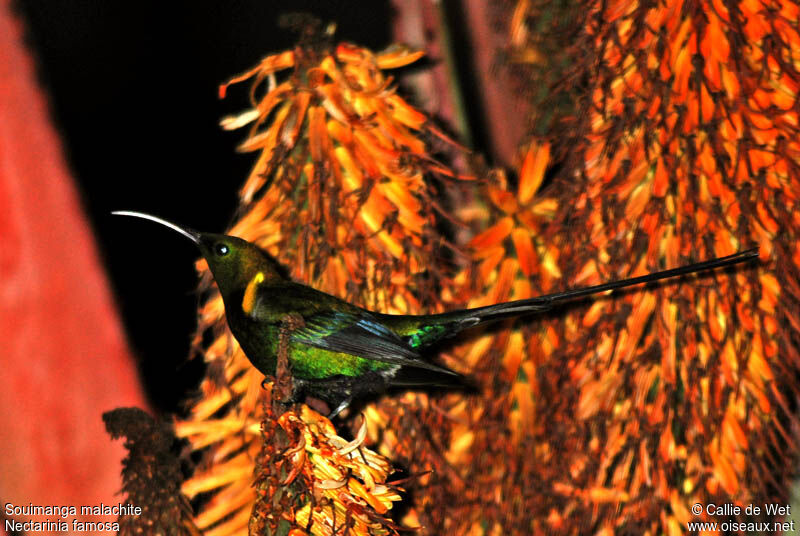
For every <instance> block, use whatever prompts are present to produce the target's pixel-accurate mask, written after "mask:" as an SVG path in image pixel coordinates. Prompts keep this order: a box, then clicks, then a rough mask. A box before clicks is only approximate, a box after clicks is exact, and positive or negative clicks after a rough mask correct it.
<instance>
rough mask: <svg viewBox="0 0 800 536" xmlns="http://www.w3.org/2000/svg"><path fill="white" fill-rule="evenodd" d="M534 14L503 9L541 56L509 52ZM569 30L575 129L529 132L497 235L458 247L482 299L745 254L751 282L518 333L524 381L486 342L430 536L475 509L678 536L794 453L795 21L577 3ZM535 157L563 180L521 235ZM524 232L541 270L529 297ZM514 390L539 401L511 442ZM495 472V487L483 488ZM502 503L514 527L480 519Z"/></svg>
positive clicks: (600, 309)
mask: <svg viewBox="0 0 800 536" xmlns="http://www.w3.org/2000/svg"><path fill="white" fill-rule="evenodd" d="M521 9H525V10H527V11H526V15H525V16H523V15H519V13H518V11H519V10H521ZM545 9H546V8H545V7H544V6H543V5H539V4H538V3H536V2H534V1H531V0H528V1H525V2H519V3H518V8H517V10H516V11H515V14H514V18H513V21H512V22H513V25H512V27H511V28H510V30H509V31H510V38H509V39H510V40H511V42H512V43H513V44H515V45H516V46H518V47H531V48H533V49H538V48H539V47H541V42H540V41H539V40H535V41H534V40H533V38H532V37H530V38H527V39H524V37H525V36H528V35H530V34H532V33H533V32H531V31H530V28H533V27H536V26H535V25H536V24H539V23H540V21H541V20H545V19H543V18H541V19H540V17H544V16H545V15H544V14H543V13H544V12H545V11H544V10H545ZM581 13H582V16H581V17H578V18H577V19H576V21H575V23H574V24H575V26H574V32H575V33H574V34H573V37H574V39H573V43H574V45H573V46H572V47H570V48H569V49H567V52H568V53H571V54H572V61H571V64H572V65H573V67H572V69H571V71H570V72H569V73H567V74H565V75H564V80H567V81H569V80H585V81H588V84H589V87H588V88H587V92H586V95H587V98H586V99H585V100H584V101H578V102H576V104H575V105H574V106H575V108H576V109H577V110H578V111H577V112H575V113H574V115H572V114H570V113H569V112H568V111H567V112H566V119H563V120H562V121H561V124H567V125H571V128H572V129H573V131H565V130H563V129H560V127H556V128H553V129H552V130H551V131H550V132H547V133H546V134H544V135H542V134H541V130H540V129H538V126H537V127H533V133H532V134H533V141H531V142H528V143H529V145H528V147H529V148H530V149H529V150H528V151H527V152H526V157H525V159H524V160H523V163H522V169H521V170H520V185H519V189H518V191H517V195H516V196H515V195H513V194H511V193H510V189H509V188H505V187H502V185H501V187H500V188H499V190H500V191H495V192H490V193H489V197H490V198H491V199H492V200H493V202H494V205H495V206H496V207H497V209H498V214H497V216H496V218H497V219H496V220H495V221H494V223H493V225H490V228H489V230H488V231H486V232H485V233H484V234H482V235H480V236H478V237H477V238H476V239H475V240H474V241H473V243H472V245H473V246H475V245H476V244H477V245H478V246H485V247H486V249H483V250H476V251H475V257H476V258H477V259H481V261H482V262H481V265H480V267H481V272H480V274H481V277H482V281H484V282H485V284H486V287H485V289H484V292H485V294H486V296H491V297H492V298H495V297H498V296H499V295H505V293H506V290H505V289H506V288H508V287H509V285H511V286H512V287H515V288H516V287H518V286H519V284H520V283H522V282H528V281H530V282H531V286H533V287H534V288H535V289H537V290H539V291H542V292H544V291H547V290H548V287H549V286H551V285H552V284H553V281H552V280H548V279H549V278H546V277H545V274H548V272H549V271H550V273H551V274H552V276H553V277H558V276H559V275H560V274H563V277H564V281H565V282H564V283H559V288H564V287H567V286H569V284H578V283H580V284H591V283H597V282H600V281H602V280H609V279H612V278H616V277H625V276H629V275H635V274H638V273H642V272H644V271H648V270H656V269H662V268H668V267H673V266H676V265H678V264H680V263H682V262H686V260H690V259H700V258H706V257H711V256H719V255H726V254H729V253H731V252H733V251H734V250H736V249H740V248H743V247H746V246H748V245H750V244H752V243H756V244H758V245H759V246H760V248H761V252H762V263H761V265H760V266H759V267H748V268H747V269H740V270H736V271H735V272H732V273H724V272H723V273H714V274H709V275H706V276H703V277H699V278H694V279H693V280H692V282H691V284H687V285H681V286H679V287H677V286H676V283H670V284H669V286H668V287H667V286H663V287H662V288H660V289H653V290H650V291H648V292H647V293H641V292H637V293H630V294H628V295H626V296H620V297H618V298H616V299H613V300H601V301H597V302H595V303H594V304H593V305H592V306H591V307H589V308H585V309H584V308H579V307H577V308H576V309H575V310H574V311H572V312H571V313H570V314H567V316H565V317H564V318H561V319H559V321H558V322H553V321H552V320H549V319H543V320H542V321H541V322H539V323H537V324H534V325H533V326H526V327H525V328H523V331H522V333H524V334H525V337H524V338H525V340H531V341H537V342H534V343H532V344H530V345H529V347H528V348H527V360H525V359H523V360H522V364H523V365H525V364H528V360H530V361H532V362H534V363H537V364H538V368H537V369H536V370H535V373H533V374H532V373H528V372H526V371H525V367H524V366H517V365H516V363H519V362H520V358H519V355H518V352H519V347H518V343H517V344H514V345H511V344H510V343H509V341H510V340H513V337H508V336H506V335H504V334H498V335H496V336H495V337H493V338H492V339H490V340H488V341H487V342H486V344H487V345H488V346H489V347H490V348H491V351H489V352H488V354H487V355H486V356H485V357H484V360H488V361H489V362H488V363H485V364H481V367H480V368H479V369H478V370H477V371H476V375H477V376H478V378H479V382H480V385H482V386H491V387H486V390H485V392H483V393H482V396H481V400H484V399H485V400H490V401H491V405H490V406H480V407H479V408H476V409H474V411H473V413H472V415H471V416H470V418H472V419H476V420H477V419H480V423H481V424H480V426H479V427H478V429H477V432H476V433H475V435H474V437H472V438H471V443H470V448H468V449H466V450H463V451H461V452H460V457H459V459H457V460H455V459H454V460H452V464H453V470H454V471H455V472H457V474H458V475H459V477H460V478H461V479H463V480H464V481H469V482H473V483H476V482H477V483H480V484H475V485H476V487H477V488H479V490H478V491H476V493H475V495H474V496H468V497H464V496H463V494H459V493H460V492H456V488H455V486H452V488H451V489H450V491H449V492H446V493H444V494H443V495H441V496H440V497H439V499H440V500H442V501H443V502H444V503H447V504H449V505H451V506H450V508H449V511H448V514H447V516H446V517H445V516H437V514H436V513H435V512H434V511H433V510H429V511H428V514H429V516H430V517H429V519H433V520H436V521H437V522H438V523H439V524H435V523H434V524H433V525H432V526H433V527H435V528H436V529H439V530H443V529H444V527H447V530H448V531H454V532H456V533H467V532H468V531H469V530H471V529H472V528H474V527H475V523H476V522H475V517H473V516H475V513H474V512H475V511H476V509H477V510H480V514H479V518H480V525H481V526H483V527H493V526H495V525H496V524H497V525H499V526H500V527H502V530H503V531H504V532H510V533H525V532H536V531H537V530H542V531H544V530H545V528H547V529H556V528H557V530H558V531H559V532H563V533H584V532H590V531H591V532H598V531H599V532H605V533H612V532H618V533H621V534H628V533H633V532H635V533H646V532H651V533H660V532H664V533H669V534H674V533H683V532H684V531H685V530H686V524H685V523H686V522H688V521H692V520H703V516H701V517H699V518H696V517H693V515H692V514H691V512H690V510H689V508H688V507H689V506H691V505H692V504H693V503H695V502H699V503H701V504H707V503H709V502H715V503H717V504H722V503H726V502H732V503H737V504H747V503H750V502H754V501H762V502H785V500H786V497H787V493H788V492H787V490H788V488H789V478H790V474H789V473H787V472H786V471H785V470H784V468H785V467H787V466H793V463H794V462H793V459H794V457H795V456H796V455H797V452H796V450H795V449H794V447H793V446H792V444H793V443H792V440H791V439H790V436H789V434H788V433H787V432H786V431H785V424H784V423H786V422H789V423H796V420H795V419H796V415H795V414H794V412H793V410H790V407H791V406H790V404H789V402H788V400H789V399H793V398H794V397H795V396H796V393H797V389H796V387H795V386H793V385H792V384H791V383H787V382H791V380H790V378H793V377H794V376H795V375H796V373H797V369H798V366H800V361H798V360H797V357H798V356H799V355H800V353H798V345H797V341H798V340H800V339H798V336H800V323H798V322H797V321H796V314H795V313H794V311H796V310H798V309H800V291H799V290H798V289H800V284H798V281H800V262H798V259H800V255H798V250H800V246H798V243H800V236H798V235H799V234H800V231H798V230H799V229H800V227H798V226H797V225H796V223H797V221H798V219H797V217H796V216H795V214H797V213H800V200H799V199H798V195H797V192H798V191H800V175H798V170H800V167H798V165H797V164H798V157H800V151H798V149H800V147H798V145H797V143H798V142H797V140H798V131H797V129H798V120H797V112H796V110H795V107H794V106H793V104H794V103H796V102H797V87H798V86H797V81H798V80H799V79H800V72H798V71H797V67H796V64H795V63H791V62H789V61H787V58H790V57H792V50H794V49H795V48H796V47H797V46H798V45H800V33H799V32H798V31H797V26H796V21H797V15H798V6H797V4H796V3H795V2H791V1H784V2H778V3H775V4H769V3H767V2H761V1H759V0H754V1H753V2H734V3H732V4H731V3H720V2H708V3H702V2H701V3H699V4H692V5H691V6H689V5H688V4H683V3H681V2H666V3H662V4H658V5H650V4H640V3H636V2H634V3H630V2H628V3H625V2H617V3H614V4H608V3H605V4H604V3H599V2H594V1H587V2H584V3H582V4H581ZM521 21H525V22H521ZM643 21H646V23H643ZM526 23H527V24H530V25H531V26H530V27H529V28H528V30H527V31H522V30H521V29H520V26H521V25H522V24H526ZM778 29H780V30H778ZM521 43H522V44H521ZM512 57H517V58H519V57H525V53H524V52H521V51H520V52H518V53H517V54H514V55H513V56H512ZM554 124H558V122H554ZM542 147H549V157H550V159H551V160H554V161H556V162H559V163H560V166H561V167H560V170H559V174H558V176H556V177H555V180H554V182H553V184H552V185H550V186H549V187H547V188H546V189H545V190H544V191H543V192H541V193H540V194H539V195H541V196H546V198H547V199H549V200H552V203H553V204H554V205H555V206H556V207H558V209H557V210H556V211H555V214H554V216H552V217H544V218H542V215H540V216H539V218H538V219H532V218H531V216H530V213H531V208H530V207H529V206H525V203H526V202H527V198H528V196H530V195H531V192H530V190H531V189H532V187H533V186H534V185H535V186H537V187H538V184H537V183H536V181H535V180H534V179H536V180H538V170H537V173H536V174H534V173H532V170H533V169H534V161H535V158H536V156H537V155H538V154H539V151H541V150H542V149H541V148H542ZM530 199H531V201H530V204H535V203H536V196H535V195H534V196H533V197H531V198H530ZM534 229H535V230H536V234H531V235H530V236H531V240H532V242H531V243H533V244H534V248H533V250H534V251H535V252H536V253H537V255H536V257H538V261H539V268H538V269H537V271H536V273H535V275H534V276H533V277H530V278H529V274H530V272H529V270H530V260H529V259H530V253H529V251H530V250H529V249H528V248H527V246H526V244H527V242H526V240H525V233H527V232H532V231H533V230H534ZM508 237H511V239H510V240H508V239H507V238H508ZM556 248H557V249H556ZM536 257H534V258H536ZM510 259H511V261H512V262H511V264H510V263H509V260H510ZM559 259H563V261H562V262H559ZM776 266H780V269H779V270H775V267H776ZM509 267H511V268H512V272H511V274H509V272H508V269H509ZM526 267H527V268H528V269H527V270H526ZM556 267H558V268H560V269H557V268H556ZM556 270H558V271H556ZM557 274H558V275H557ZM537 276H538V277H537ZM509 278H510V279H509ZM510 281H515V282H516V283H515V284H512V283H511V282H510ZM528 291H530V290H528ZM526 292H527V291H526ZM476 301H477V300H476ZM487 301H488V300H487ZM464 359H465V360H467V359H473V357H472V352H469V353H466V354H465V357H464ZM498 363H506V364H507V365H508V366H510V367H512V368H513V369H516V370H517V371H518V372H517V382H516V383H515V384H514V386H513V389H510V388H509V387H508V386H507V385H503V384H497V383H496V382H493V381H492V379H491V371H492V370H493V369H494V368H495V365H496V364H498ZM484 366H485V368H483V367H484ZM501 368H502V367H501ZM482 371H486V373H485V374H486V375H483V373H482ZM781 376H782V377H781ZM525 392H529V393H531V394H532V396H533V397H534V398H533V399H534V400H536V401H542V402H544V403H537V404H536V405H535V406H533V408H532V411H534V412H535V415H533V416H529V417H528V419H527V420H526V421H525V422H524V428H522V429H518V428H519V427H522V426H523V421H522V419H521V418H520V415H519V412H518V408H520V407H523V404H527V403H526V402H525V400H526V396H525V395H524V393H525ZM521 393H523V394H522V395H521ZM525 407H530V406H529V405H528V406H525ZM776 411H777V412H778V413H779V417H776V416H775V413H776ZM473 422H475V421H473ZM793 426H794V425H793ZM499 430H502V431H505V430H509V431H510V437H511V438H512V440H513V441H514V442H515V443H514V445H513V446H512V445H509V444H506V443H505V442H504V441H501V440H498V439H497V437H498V431H499ZM766 453H769V454H766ZM501 460H502V461H501ZM497 467H503V474H504V475H505V476H504V478H500V477H497V478H488V477H485V476H484V475H488V474H492V471H493V470H496V469H495V468H497ZM509 475H513V476H509ZM763 475H769V476H768V477H767V478H762V476H763ZM768 481H769V482H770V483H768ZM520 482H525V483H527V485H526V486H525V487H523V486H521V485H520ZM511 496H513V497H515V504H518V505H519V507H518V508H515V507H510V506H509V504H508V503H506V502H503V503H502V504H503V507H502V508H500V507H495V504H499V501H497V500H496V499H495V498H497V497H511ZM496 501H497V502H496ZM553 512H558V515H557V516H556V515H553ZM419 517H420V518H424V516H422V515H420V516H419ZM454 520H455V521H454ZM531 520H542V521H544V520H547V521H546V523H547V524H543V525H538V524H537V522H536V521H531ZM714 520H715V521H721V519H720V518H715V519H714ZM748 521H752V518H748ZM587 523H588V524H587ZM531 527H534V528H533V530H531ZM434 531H435V530H434ZM485 532H487V531H483V533H485Z"/></svg>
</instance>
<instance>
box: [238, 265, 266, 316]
mask: <svg viewBox="0 0 800 536" xmlns="http://www.w3.org/2000/svg"><path fill="white" fill-rule="evenodd" d="M263 281H264V272H258V273H257V274H256V275H255V276H254V277H253V279H251V280H250V282H249V283H248V284H247V288H245V289H244V298H242V310H243V311H244V312H245V314H248V315H249V314H250V313H251V312H252V311H253V307H254V306H255V304H256V289H257V288H258V285H259V283H261V282H263Z"/></svg>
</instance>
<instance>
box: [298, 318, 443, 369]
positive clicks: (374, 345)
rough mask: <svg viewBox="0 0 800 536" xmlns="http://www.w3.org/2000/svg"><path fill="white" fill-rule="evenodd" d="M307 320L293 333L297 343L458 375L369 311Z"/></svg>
mask: <svg viewBox="0 0 800 536" xmlns="http://www.w3.org/2000/svg"><path fill="white" fill-rule="evenodd" d="M304 320H305V326H304V327H302V328H300V329H297V330H295V331H293V332H292V335H291V338H292V340H293V341H296V342H301V343H303V344H307V345H309V346H314V347H317V348H323V349H325V350H330V351H332V352H342V353H346V354H351V355H355V356H358V357H362V358H364V359H373V360H375V361H382V362H384V363H392V364H396V365H402V366H408V367H415V368H423V369H428V370H435V371H437V372H442V373H446V374H451V375H455V373H454V372H452V371H450V370H447V369H446V368H442V367H437V366H436V365H433V364H431V363H428V362H426V361H423V360H422V359H421V356H420V354H418V353H417V352H415V351H414V350H413V349H412V348H411V347H409V346H408V344H406V342H405V341H404V340H403V339H402V338H400V337H399V336H398V335H397V334H396V333H395V332H393V331H392V330H390V329H389V328H387V327H386V326H384V325H383V324H381V323H380V322H378V321H377V320H376V319H375V318H373V317H372V315H370V314H369V313H367V312H366V311H358V312H350V311H348V312H344V311H325V312H318V313H315V314H313V315H310V316H307V317H305V319H304Z"/></svg>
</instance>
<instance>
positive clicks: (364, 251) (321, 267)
mask: <svg viewBox="0 0 800 536" xmlns="http://www.w3.org/2000/svg"><path fill="white" fill-rule="evenodd" d="M312 41H313V42H312ZM420 56H421V53H420V52H417V51H412V50H409V49H406V48H403V47H393V48H390V49H389V50H387V51H385V52H382V53H379V54H374V53H372V52H370V51H368V50H366V49H364V48H360V47H357V46H355V45H351V44H346V43H343V44H338V45H335V46H334V45H331V44H329V43H327V38H324V39H316V38H315V39H313V40H311V41H303V42H301V44H300V45H298V46H297V47H296V48H294V49H293V50H290V51H285V52H282V53H278V54H274V55H270V56H268V57H266V58H264V59H263V60H262V61H261V63H260V64H259V65H258V66H256V67H255V68H254V69H252V70H251V71H249V72H247V73H244V74H243V75H241V76H238V77H236V78H234V79H232V80H231V81H230V82H228V83H226V84H224V85H223V86H222V87H221V94H222V95H223V96H224V94H225V93H226V91H227V90H228V88H229V86H230V85H231V84H233V83H238V82H243V81H247V80H252V86H251V93H250V94H251V98H252V109H250V110H248V111H245V112H243V113H241V114H239V115H237V116H235V117H229V118H225V119H224V120H223V121H222V125H223V127H224V128H227V129H234V128H241V127H245V126H248V125H249V128H250V131H249V133H248V136H247V138H246V140H245V141H244V142H243V143H242V145H241V146H240V150H242V151H248V152H250V151H252V152H256V153H257V161H256V164H255V165H254V167H253V170H252V172H251V174H250V176H249V177H248V179H247V181H246V182H245V184H244V186H243V187H242V189H241V192H240V195H241V211H240V217H239V219H238V221H237V222H236V223H235V224H234V225H233V226H232V227H231V229H230V230H229V233H230V234H233V235H237V236H240V237H242V238H245V239H247V240H250V241H253V242H256V243H258V244H259V245H260V246H262V247H263V248H265V249H266V250H267V251H269V252H270V253H271V254H272V255H273V256H274V257H276V258H277V259H278V260H279V261H280V262H282V263H283V264H284V265H285V266H287V267H290V269H291V275H292V276H293V277H294V278H295V279H296V280H298V281H302V282H305V283H307V284H309V285H312V286H314V287H316V288H318V289H320V290H323V291H327V292H330V293H332V294H337V295H339V296H341V297H343V298H346V299H348V300H350V301H352V302H354V303H358V304H361V305H363V306H368V307H371V308H375V309H381V310H384V311H387V312H392V311H394V312H411V311H422V310H435V309H437V308H441V302H442V296H447V293H448V290H447V289H448V288H450V287H451V284H450V282H449V280H448V279H447V277H446V273H445V270H444V269H442V270H439V269H437V267H441V266H442V262H441V260H440V259H441V258H442V257H443V256H444V255H445V253H444V249H443V248H445V247H447V246H448V244H447V242H446V240H445V238H444V237H443V236H442V235H441V234H440V233H439V231H438V230H437V228H436V223H437V217H436V211H437V210H439V209H438V203H437V202H436V200H435V199H434V191H433V189H432V182H431V181H432V179H433V178H435V177H443V178H459V179H466V178H468V177H465V176H460V175H457V174H456V173H455V172H454V171H452V170H451V169H450V168H448V167H447V166H445V165H444V164H441V163H440V162H438V161H436V160H435V159H434V158H433V157H432V156H431V155H430V144H431V143H437V142H441V143H443V144H449V145H452V142H450V140H449V139H448V138H447V137H446V136H445V135H444V134H442V133H441V132H440V131H439V130H438V129H436V128H435V126H434V125H433V124H432V123H431V122H430V121H429V119H428V118H427V116H425V115H424V114H423V113H422V112H420V111H418V110H416V109H415V108H413V107H412V106H411V105H409V104H408V103H407V102H406V101H405V100H404V99H403V98H402V97H401V96H400V95H398V94H397V92H396V91H395V88H394V86H393V84H392V78H391V77H388V76H386V75H384V70H385V69H391V68H396V67H401V66H403V65H406V64H408V63H410V62H413V61H415V60H416V59H417V58H419V57H420ZM437 140H438V141H437ZM450 250H451V251H455V248H454V247H452V246H450ZM198 267H199V269H200V270H202V271H205V266H204V262H203V261H199V262H198ZM204 273H205V274H206V281H208V280H209V278H208V273H207V271H205V272H204ZM223 315H224V309H223V304H222V300H221V298H220V297H219V295H218V294H217V293H216V291H215V290H212V291H210V295H209V298H208V300H207V301H206V302H205V304H204V305H203V306H202V308H201V311H200V328H199V330H198V335H197V337H198V339H197V344H198V345H202V339H203V335H204V334H206V333H211V334H213V342H211V344H209V345H208V346H207V347H206V348H205V358H206V360H207V361H209V362H211V363H212V364H216V365H214V366H213V367H212V369H213V370H215V371H217V372H216V373H214V374H212V375H211V377H209V378H208V379H206V380H205V381H204V382H203V385H202V390H203V397H202V398H201V399H200V400H198V401H197V402H196V403H195V404H194V405H193V407H192V409H191V415H190V417H189V418H188V419H187V420H185V421H179V422H178V423H177V424H176V431H177V433H178V435H180V436H182V437H186V438H188V439H189V440H190V441H191V443H192V445H193V447H194V448H195V449H198V450H199V449H207V450H208V455H207V458H206V459H207V464H206V466H205V469H202V470H200V471H198V472H197V473H196V474H195V475H194V477H193V478H192V479H191V480H189V481H187V482H186V483H185V484H184V487H183V490H184V492H185V493H186V495H188V496H189V497H195V496H197V495H198V494H200V493H210V494H211V497H212V498H211V499H210V501H208V503H207V504H206V505H205V507H204V508H203V510H202V511H201V512H199V513H198V515H197V517H196V519H195V523H196V524H197V526H198V527H200V528H201V529H203V530H204V533H205V534H206V535H213V536H222V535H227V534H240V533H242V532H243V531H244V530H245V529H246V528H247V527H248V523H250V525H249V526H250V528H251V530H256V529H254V528H253V527H256V528H258V530H261V529H263V528H265V527H271V528H272V529H276V528H277V527H279V526H283V527H285V528H286V529H287V530H288V528H292V530H298V531H301V530H303V531H304V530H310V532H311V533H313V534H320V535H322V534H325V535H327V534H334V533H339V531H340V530H341V529H342V528H343V527H349V529H348V530H349V531H350V532H349V533H351V534H389V533H394V532H395V530H396V528H397V526H396V525H394V524H393V523H391V522H390V518H389V515H390V513H391V512H390V509H391V508H392V505H393V503H394V502H396V501H398V500H400V495H399V493H398V491H399V488H396V487H395V486H393V485H391V484H390V483H389V482H387V477H388V476H389V475H390V474H391V473H392V471H393V468H392V465H391V464H390V462H389V459H388V458H387V457H386V456H387V452H381V453H380V454H378V453H375V452H372V451H370V450H368V449H367V448H366V445H367V444H369V443H374V442H375V434H377V433H378V432H376V427H377V426H379V425H378V420H379V419H381V418H382V417H381V416H380V415H379V414H377V413H376V412H375V411H374V410H367V411H366V412H365V421H362V424H361V425H360V428H359V429H358V431H357V440H356V441H354V442H351V443H349V444H348V443H347V442H346V441H345V440H344V439H342V438H341V437H339V436H338V435H337V433H336V431H335V430H334V429H333V427H332V425H331V424H330V422H329V421H328V420H327V419H325V418H324V417H322V416H321V415H319V414H318V413H316V412H315V411H313V410H311V409H310V408H308V407H305V406H302V407H301V408H300V409H297V410H291V411H288V412H286V413H284V414H283V415H278V414H275V413H271V411H270V410H269V409H268V410H267V411H266V412H264V411H263V409H262V408H264V407H267V408H269V406H270V404H265V403H263V401H262V403H259V397H260V396H264V395H260V393H262V392H263V391H262V388H261V381H262V379H263V376H262V375H261V374H260V373H259V372H258V371H256V370H255V369H254V368H253V367H252V366H251V365H250V364H249V362H248V361H247V359H246V358H245V357H244V355H243V354H242V352H241V350H240V349H239V348H238V345H237V344H236V341H235V340H234V339H233V338H232V337H231V336H230V335H229V334H228V332H227V329H226V328H225V324H224V319H223ZM259 423H261V424H259ZM367 430H372V432H373V433H372V434H367V433H366V432H367ZM254 460H257V463H258V466H257V470H256V477H255V479H256V480H255V489H254V488H253V471H254ZM254 504H255V507H254ZM276 504H277V505H279V506H277V507H276V506H275V505H276Z"/></svg>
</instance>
